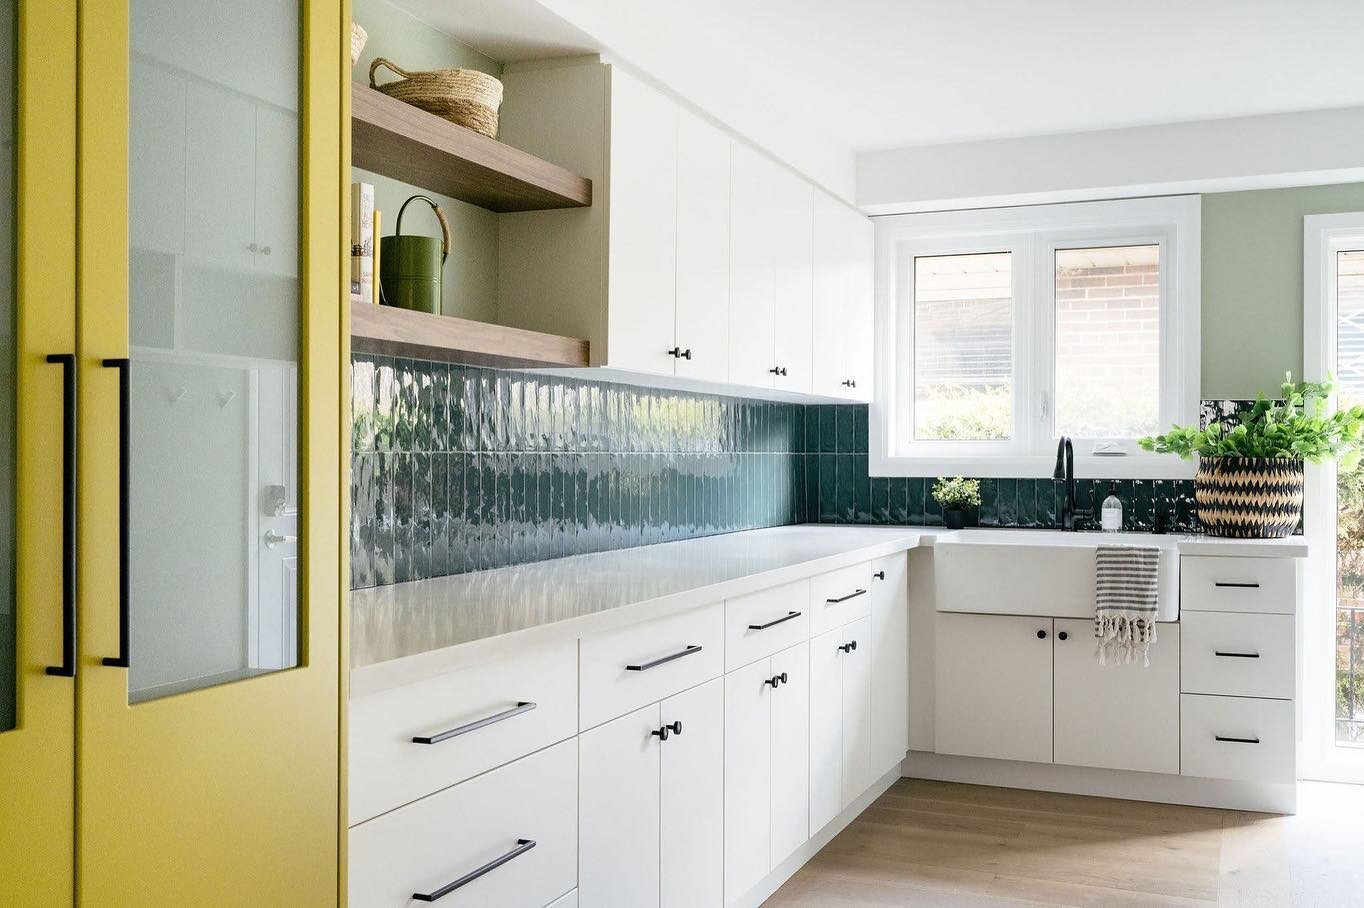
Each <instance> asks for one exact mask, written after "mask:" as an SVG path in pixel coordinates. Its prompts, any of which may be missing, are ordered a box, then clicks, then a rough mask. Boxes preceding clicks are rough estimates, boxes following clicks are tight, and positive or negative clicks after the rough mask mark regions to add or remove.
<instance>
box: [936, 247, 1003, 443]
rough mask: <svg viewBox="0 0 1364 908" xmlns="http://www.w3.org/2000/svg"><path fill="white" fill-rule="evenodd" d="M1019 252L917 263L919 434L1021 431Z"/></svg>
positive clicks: (987, 435)
mask: <svg viewBox="0 0 1364 908" xmlns="http://www.w3.org/2000/svg"><path fill="white" fill-rule="evenodd" d="M1012 260H1013V254H1012V253H1009V252H989V253H982V254H974V255H933V256H922V257H919V258H916V259H915V260H914V437H915V439H917V440H919V441H942V440H949V439H964V440H972V441H987V440H998V439H1007V438H1009V436H1010V434H1011V430H1012V428H1013V270H1012V269H1013V261H1012Z"/></svg>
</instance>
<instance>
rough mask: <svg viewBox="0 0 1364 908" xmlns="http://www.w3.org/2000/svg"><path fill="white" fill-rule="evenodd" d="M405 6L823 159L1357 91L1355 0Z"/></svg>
mask: <svg viewBox="0 0 1364 908" xmlns="http://www.w3.org/2000/svg"><path fill="white" fill-rule="evenodd" d="M397 2H398V3H399V4H400V5H402V6H404V7H406V8H408V9H409V10H411V11H412V12H414V13H415V14H416V15H418V16H419V17H420V18H423V19H425V20H427V21H428V22H431V23H432V24H434V25H438V26H440V27H442V28H445V29H446V30H447V31H450V32H451V33H453V34H455V35H456V36H458V37H461V38H463V39H465V40H466V41H468V42H469V43H470V44H472V45H474V46H475V47H478V48H479V49H480V50H483V51H484V52H485V53H488V54H489V55H490V56H492V57H494V58H495V59H502V60H514V59H527V58H532V57H535V56H546V55H550V54H561V53H568V52H575V51H603V50H604V51H609V52H612V53H614V54H615V55H617V56H619V57H621V58H623V59H625V60H627V61H629V62H630V63H631V64H633V65H634V66H636V67H638V68H640V69H642V70H644V71H645V72H648V73H649V74H650V75H652V76H654V77H655V78H657V79H659V80H660V81H662V82H665V83H667V84H668V85H669V86H671V87H672V88H673V89H674V90H676V91H677V92H678V93H679V94H681V95H683V96H685V97H688V98H690V99H691V100H692V101H693V102H695V103H697V104H699V105H701V106H703V107H707V108H708V109H711V110H712V111H713V112H715V113H716V114H717V115H718V116H720V117H721V118H722V119H727V120H730V121H731V125H733V126H734V127H735V128H737V129H739V130H740V131H741V132H742V131H745V130H746V129H749V130H751V131H752V132H754V133H757V135H754V136H753V137H754V138H755V139H759V140H761V135H762V134H764V133H769V132H773V131H774V130H778V129H785V130H787V131H790V132H792V134H793V135H795V134H797V133H803V134H804V135H805V136H806V137H807V141H808V142H813V143H815V144H820V143H827V144H828V145H829V146H830V147H829V150H828V151H827V154H828V155H831V156H832V155H834V154H836V151H835V147H836V148H838V149H842V150H845V151H859V150H868V149H878V148H888V147H896V146H903V145H924V144H935V143H943V142H957V141H967V140H974V139H990V138H1002V137H1007V136H1024V135H1044V134H1053V133H1066V132H1077V131H1086V130H1095V129H1107V128H1113V127H1122V126H1139V125H1148V124H1155V123H1171V122H1180V121H1189V120H1203V119H1216V118H1224V117H1233V116H1244V115H1249V114H1260V113H1273V112H1282V111H1290V110H1307V109H1321V108H1331V107H1346V106H1352V105H1359V104H1364V50H1362V48H1364V2H1362V0H684V2H678V0H397ZM734 117H739V118H740V119H739V121H737V122H735V121H734V120H733V118H734ZM745 118H747V120H749V121H751V123H749V122H745V121H744V119H745ZM816 133H819V134H821V135H819V136H818V138H815V134H816ZM832 161H833V159H832V157H830V159H829V162H828V163H829V164H830V165H832Z"/></svg>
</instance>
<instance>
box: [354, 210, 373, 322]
mask: <svg viewBox="0 0 1364 908" xmlns="http://www.w3.org/2000/svg"><path fill="white" fill-rule="evenodd" d="M375 245H376V244H375V238H374V187H373V186H372V185H370V184H369V183H352V184H351V185H350V298H351V302H362V301H363V302H367V303H368V302H372V301H373V300H374V298H375V297H374V293H375V291H374V279H375V273H374V247H375Z"/></svg>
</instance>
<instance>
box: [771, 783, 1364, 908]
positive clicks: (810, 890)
mask: <svg viewBox="0 0 1364 908" xmlns="http://www.w3.org/2000/svg"><path fill="white" fill-rule="evenodd" d="M1299 792H1300V793H1299V802H1300V803H1299V814H1298V815H1297V816H1295V817H1277V816H1271V815H1267V814H1257V813H1245V812H1240V811H1230V810H1209V809H1204V808H1198V807H1179V806H1173V805H1168V804H1147V803H1142V802H1138V801H1116V800H1109V799H1106V798H1089V797H1080V796H1076V795H1059V794H1048V793H1045V792H1031V791H1017V790H1012V789H1005V788H986V787H982V786H975V785H954V784H949V783H945V782H925V781H920V780H911V779H901V780H900V781H899V782H897V783H896V784H895V785H894V786H893V787H891V789H890V790H889V791H887V792H886V793H885V794H884V795H882V796H881V797H880V798H879V799H877V801H876V802H875V803H874V804H872V806H871V807H869V808H867V810H866V811H865V812H864V813H863V814H862V815H861V816H860V817H858V818H857V819H856V820H855V821H853V823H852V824H851V825H850V826H849V827H848V828H847V829H845V830H844V831H843V832H842V833H840V834H839V836H838V837H837V838H835V839H834V840H833V841H832V842H830V843H829V844H828V845H827V846H826V847H825V848H824V850H822V851H821V852H820V853H819V854H818V855H816V856H815V857H814V858H813V859H812V860H811V861H810V862H809V863H808V864H806V865H805V867H803V868H801V870H800V871H799V872H798V873H797V874H796V875H795V876H794V877H792V878H791V879H790V880H789V881H788V882H787V883H786V885H785V886H783V887H782V888H781V889H780V890H779V891H778V892H777V893H776V894H775V895H773V896H772V898H771V899H769V900H768V901H767V903H766V906H765V908H792V906H816V905H818V906H885V905H935V906H936V905H948V906H982V905H1019V904H1023V905H1103V906H1108V905H1209V904H1221V905H1265V906H1277V905H1295V906H1297V905H1302V906H1318V905H1320V906H1333V908H1334V906H1347V905H1364V789H1361V788H1359V787H1355V786H1339V785H1325V784H1321V783H1304V784H1303V785H1302V786H1301V787H1300V790H1299Z"/></svg>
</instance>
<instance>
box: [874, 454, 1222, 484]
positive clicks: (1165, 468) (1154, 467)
mask: <svg viewBox="0 0 1364 908" xmlns="http://www.w3.org/2000/svg"><path fill="white" fill-rule="evenodd" d="M868 466H869V467H870V472H871V475H872V476H967V477H974V478H982V479H1021V478H1027V477H1036V478H1049V477H1050V476H1051V475H1052V471H1053V470H1054V469H1055V468H1056V458H1055V457H1052V456H1042V457H1035V456H1034V457H892V456H884V455H881V456H878V455H877V454H875V453H873V454H872V455H871V460H870V463H869V464H868ZM1197 469H1198V463H1197V461H1194V460H1180V459H1179V458H1178V457H1175V456H1174V455H1172V454H1145V453H1143V454H1129V455H1125V456H1121V457H1095V456H1094V455H1092V454H1080V453H1079V452H1076V454H1075V478H1076V479H1193V476H1194V472H1195V471H1196V470H1197Z"/></svg>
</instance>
